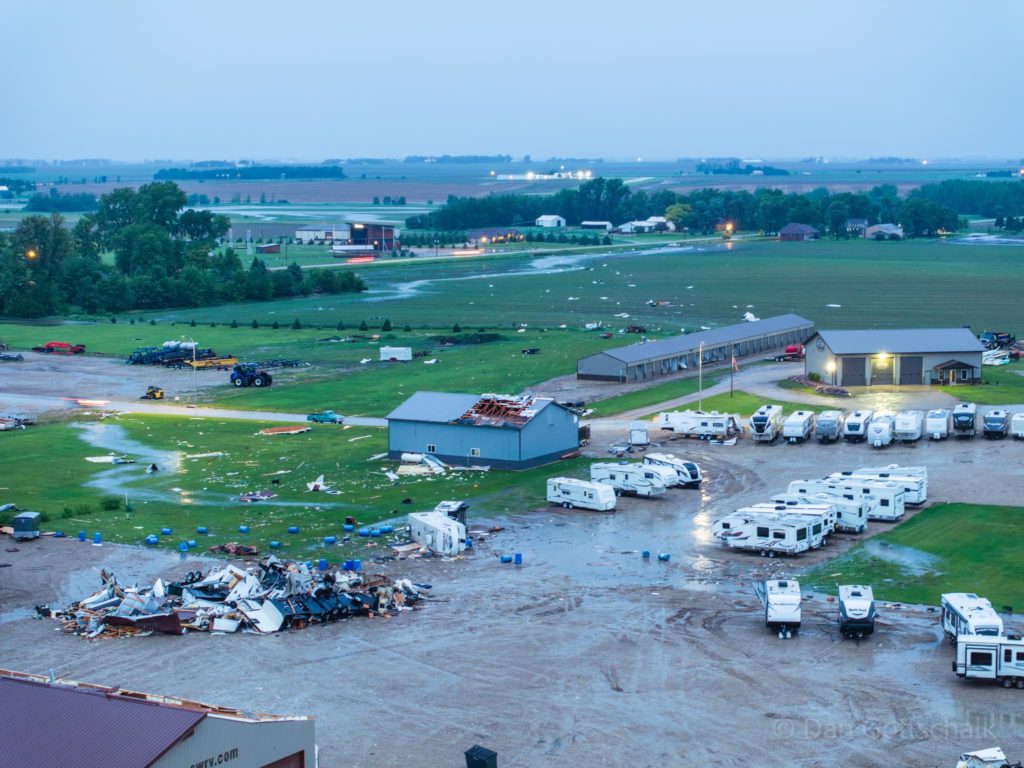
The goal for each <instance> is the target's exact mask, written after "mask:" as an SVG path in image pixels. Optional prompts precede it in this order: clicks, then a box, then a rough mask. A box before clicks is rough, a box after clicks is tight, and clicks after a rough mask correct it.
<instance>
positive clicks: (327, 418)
mask: <svg viewBox="0 0 1024 768" xmlns="http://www.w3.org/2000/svg"><path fill="white" fill-rule="evenodd" d="M306 421H312V422H313V423H314V424H341V423H342V422H344V421H345V417H344V416H339V415H338V414H336V413H335V412H334V411H322V412H321V413H311V414H309V415H308V416H307V417H306Z"/></svg>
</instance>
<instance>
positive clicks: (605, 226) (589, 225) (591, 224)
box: [580, 221, 615, 232]
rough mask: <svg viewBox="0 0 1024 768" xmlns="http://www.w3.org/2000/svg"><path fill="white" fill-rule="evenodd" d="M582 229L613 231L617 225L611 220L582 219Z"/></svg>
mask: <svg viewBox="0 0 1024 768" xmlns="http://www.w3.org/2000/svg"><path fill="white" fill-rule="evenodd" d="M580 229H599V230H601V231H602V232H611V231H612V230H613V229H615V225H614V224H612V223H611V222H610V221H581V222H580Z"/></svg>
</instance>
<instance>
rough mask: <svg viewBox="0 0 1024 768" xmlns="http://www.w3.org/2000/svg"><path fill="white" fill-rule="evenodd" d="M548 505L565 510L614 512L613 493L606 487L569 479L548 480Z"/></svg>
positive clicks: (555, 478) (552, 478) (587, 481)
mask: <svg viewBox="0 0 1024 768" xmlns="http://www.w3.org/2000/svg"><path fill="white" fill-rule="evenodd" d="M548 503H549V504H561V505H562V506H563V507H565V508H566V509H573V508H574V507H579V508H580V509H592V510H594V511H596V512H614V511H615V491H614V490H612V489H611V488H610V487H608V486H607V485H602V484H601V483H592V482H590V481H589V480H576V479H575V478H571V477H551V478H548Z"/></svg>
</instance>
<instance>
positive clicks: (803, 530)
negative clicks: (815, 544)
mask: <svg viewBox="0 0 1024 768" xmlns="http://www.w3.org/2000/svg"><path fill="white" fill-rule="evenodd" d="M806 538H807V529H806V528H801V529H799V530H798V531H797V532H796V540H797V541H803V540H804V539H806Z"/></svg>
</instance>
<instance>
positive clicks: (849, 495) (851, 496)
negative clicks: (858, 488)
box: [843, 493, 853, 501]
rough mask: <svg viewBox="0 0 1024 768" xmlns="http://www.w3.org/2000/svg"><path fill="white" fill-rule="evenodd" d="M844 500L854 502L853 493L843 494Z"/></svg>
mask: <svg viewBox="0 0 1024 768" xmlns="http://www.w3.org/2000/svg"><path fill="white" fill-rule="evenodd" d="M843 498H844V499H849V500H850V501H853V494H852V493H844V494H843Z"/></svg>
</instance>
